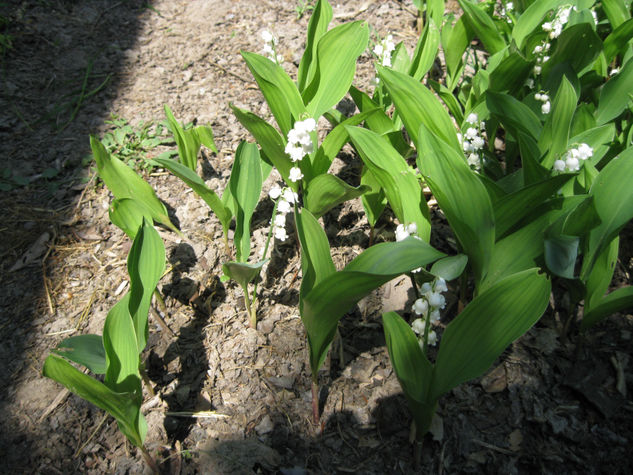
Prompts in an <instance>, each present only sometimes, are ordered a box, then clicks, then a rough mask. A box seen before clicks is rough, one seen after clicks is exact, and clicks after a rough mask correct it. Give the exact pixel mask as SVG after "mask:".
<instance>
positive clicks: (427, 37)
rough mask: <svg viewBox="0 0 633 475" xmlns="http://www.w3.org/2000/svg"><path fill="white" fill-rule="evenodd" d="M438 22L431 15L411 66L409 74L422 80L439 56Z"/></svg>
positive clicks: (416, 47)
mask: <svg viewBox="0 0 633 475" xmlns="http://www.w3.org/2000/svg"><path fill="white" fill-rule="evenodd" d="M442 3H443V2H442ZM442 7H443V5H442ZM442 10H443V8H442ZM440 21H441V20H440ZM438 24H440V23H435V22H434V21H433V18H430V17H429V21H428V22H427V23H426V25H425V27H424V31H423V32H422V34H421V35H420V39H419V40H418V43H417V44H416V46H415V51H414V52H413V60H412V61H411V66H410V67H409V76H411V77H412V78H414V79H416V80H418V81H421V80H422V78H423V77H424V76H425V75H426V73H428V72H429V70H430V69H431V66H433V62H434V61H435V57H436V56H437V52H438V48H439V45H440V31H439V30H438V28H437V26H436V25H438Z"/></svg>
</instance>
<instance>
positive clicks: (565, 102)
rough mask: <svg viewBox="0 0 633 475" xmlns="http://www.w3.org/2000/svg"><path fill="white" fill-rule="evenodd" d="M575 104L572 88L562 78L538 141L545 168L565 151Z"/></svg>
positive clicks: (551, 164) (550, 166) (550, 165)
mask: <svg viewBox="0 0 633 475" xmlns="http://www.w3.org/2000/svg"><path fill="white" fill-rule="evenodd" d="M577 102H578V97H577V96H576V92H575V91H574V88H573V86H572V85H571V83H570V82H569V81H568V80H567V78H566V77H563V80H562V82H561V85H560V87H559V88H558V92H557V93H556V97H554V100H553V102H552V111H551V113H550V114H549V115H548V118H547V121H546V122H545V125H544V126H543V133H542V134H541V137H540V139H539V147H540V149H541V151H543V152H544V151H547V155H546V156H545V158H544V159H543V162H542V165H543V166H544V167H545V168H548V169H549V168H552V166H553V165H554V161H556V159H557V158H558V157H559V156H560V155H562V154H563V153H565V152H566V151H567V144H568V141H569V131H570V129H571V121H572V119H573V117H574V112H575V111H576V103H577Z"/></svg>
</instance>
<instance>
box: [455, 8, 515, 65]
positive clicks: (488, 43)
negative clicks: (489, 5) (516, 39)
mask: <svg viewBox="0 0 633 475" xmlns="http://www.w3.org/2000/svg"><path fill="white" fill-rule="evenodd" d="M458 2H459V6H460V7H462V10H464V16H465V18H466V21H467V22H468V25H469V26H470V28H471V29H472V30H473V31H474V32H475V34H476V35H477V36H478V37H479V39H480V40H481V41H482V42H483V44H484V46H485V48H486V50H487V51H488V52H489V53H490V54H495V53H496V52H498V51H501V50H502V49H503V48H505V46H506V44H505V42H504V41H503V38H502V37H501V34H500V33H499V31H498V30H497V27H496V26H495V24H494V22H493V21H492V18H490V17H489V16H488V14H487V13H486V12H485V11H484V10H483V9H482V8H481V7H480V6H479V5H477V4H475V3H472V2H470V1H469V0H458Z"/></svg>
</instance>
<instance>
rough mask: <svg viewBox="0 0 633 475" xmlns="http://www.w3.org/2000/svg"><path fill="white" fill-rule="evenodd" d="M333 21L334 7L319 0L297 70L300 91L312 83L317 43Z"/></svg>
mask: <svg viewBox="0 0 633 475" xmlns="http://www.w3.org/2000/svg"><path fill="white" fill-rule="evenodd" d="M330 21H332V7H331V6H330V4H329V3H328V2H327V0H319V1H318V2H317V3H316V5H315V6H314V10H313V11H312V16H311V17H310V22H309V23H308V38H307V41H306V49H305V51H304V53H303V56H302V57H301V62H300V63H299V71H298V72H297V86H298V88H299V92H303V90H304V89H305V87H306V85H308V84H310V82H311V81H312V79H313V78H314V74H315V71H316V52H317V45H318V43H319V40H320V39H321V37H322V36H323V35H324V34H325V32H326V31H327V27H328V25H329V24H330Z"/></svg>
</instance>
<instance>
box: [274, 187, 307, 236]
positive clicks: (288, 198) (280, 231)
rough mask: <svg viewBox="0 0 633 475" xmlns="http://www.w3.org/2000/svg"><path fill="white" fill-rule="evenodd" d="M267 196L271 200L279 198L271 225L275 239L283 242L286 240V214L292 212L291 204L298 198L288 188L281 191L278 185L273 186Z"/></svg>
mask: <svg viewBox="0 0 633 475" xmlns="http://www.w3.org/2000/svg"><path fill="white" fill-rule="evenodd" d="M268 196H270V198H271V199H272V200H276V199H277V198H279V201H277V214H276V215H275V217H274V220H273V221H272V222H271V224H272V226H273V231H274V233H275V239H278V240H280V241H285V240H286V239H287V238H288V234H287V233H286V213H289V212H290V211H292V204H293V203H296V202H297V200H298V199H299V196H298V195H297V194H296V193H295V192H294V191H292V190H291V189H290V188H284V189H281V187H280V186H279V185H274V186H273V187H272V188H271V189H270V191H269V192H268Z"/></svg>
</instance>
